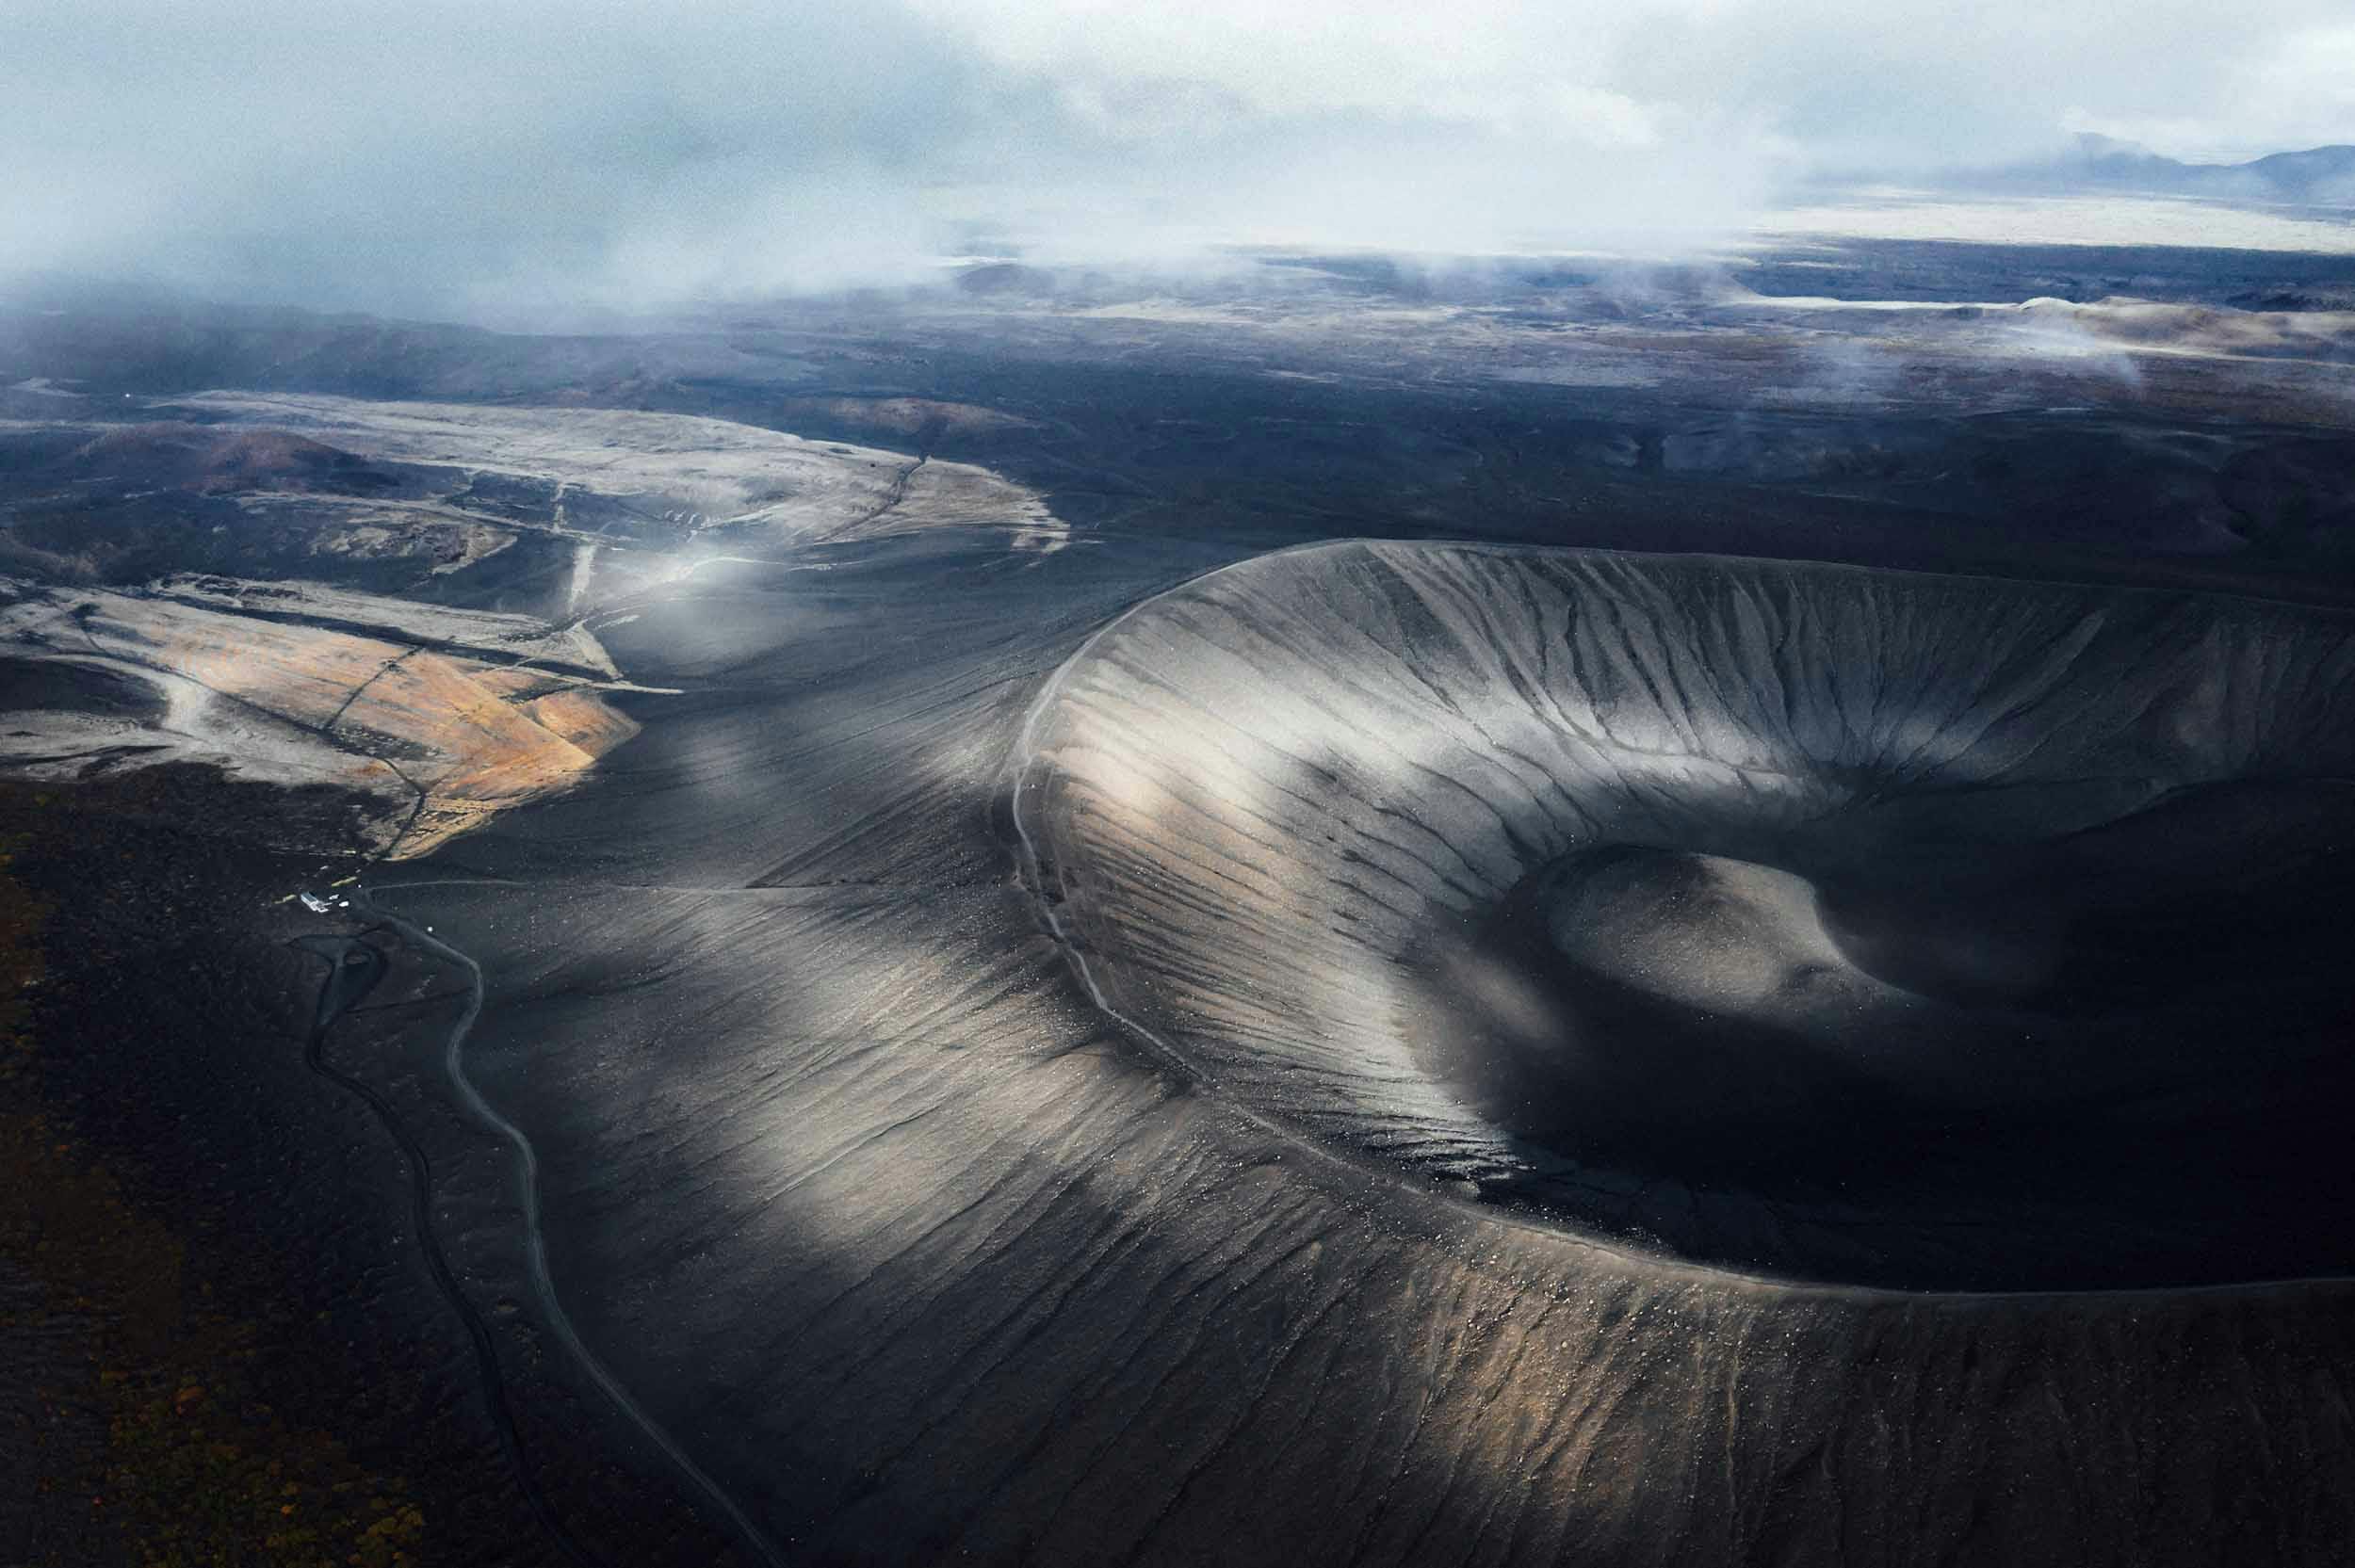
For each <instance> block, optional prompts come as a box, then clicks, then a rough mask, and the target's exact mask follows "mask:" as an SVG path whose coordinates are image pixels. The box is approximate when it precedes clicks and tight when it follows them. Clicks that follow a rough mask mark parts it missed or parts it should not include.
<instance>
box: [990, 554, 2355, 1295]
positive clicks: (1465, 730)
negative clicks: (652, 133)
mask: <svg viewBox="0 0 2355 1568" xmlns="http://www.w3.org/2000/svg"><path fill="white" fill-rule="evenodd" d="M2351 678H2355V621H2350V620H2349V619H2348V618H2347V617H2346V616H2344V615H2341V614H2337V613H2333V612H2329V611H2318V610H2311V609H2303V608H2294V607H2290V606H2281V605H2275V604H2271V603H2266V602H2261V601H2256V600H2246V599H2234V598H2227V597H2218V596H2201V595H2192V594H2182V593H2158V592H2151V591H2147V590H2130V589H2120V588H2105V587H2099V586H2074V585H2064V584H2054V583H2041V582H2026V581H2010V580H2000V579H1992V578H1973V577H1954V576H1935V575H1924V574H1907V573H1899V572H1890V571H1879V570H1870V569H1862V568H1851V567H1834V566H1825V565H1815V564H1809V563H1791V562H1767V561H1760V560H1749V559H1737V558H1712V557H1696V556H1674V557H1670V556H1637V555H1625V554H1616V553H1607V552H1594V551H1574V550H1548V549H1535V548H1516V547H1491V546H1475V545H1444V544H1411V543H1343V544H1335V545H1323V546H1317V547H1313V548H1309V549H1305V550H1299V551H1292V552H1288V553H1283V554H1279V555H1275V556H1272V557H1263V558H1258V559H1255V560H1252V561H1248V562H1245V563H1242V564H1241V565H1238V566H1235V567H1231V568H1228V569H1226V570H1225V571H1222V572H1218V573H1215V574H1211V575H1210V576H1209V577H1206V578H1202V579H1198V580H1196V581H1195V582H1194V583H1192V584H1189V585H1186V586H1184V587H1181V588H1179V589H1177V590H1173V591H1171V592H1168V593H1165V594H1163V595H1161V597H1159V598H1156V599H1153V600H1150V601H1147V602H1146V603H1145V604H1144V605H1142V606H1138V607H1137V608H1136V609H1134V610H1132V611H1131V612H1130V613H1129V614H1128V615H1127V616H1125V617H1123V618H1122V619H1121V620H1119V621H1118V622H1114V623H1113V624H1112V625H1110V626H1109V627H1107V628H1106V629H1105V630H1104V631H1103V632H1102V633H1100V634H1099V635H1098V636H1097V637H1096V638H1095V639H1093V640H1092V641H1091V642H1090V643H1089V644H1088V645H1087V646H1086V647H1084V648H1083V649H1082V650H1081V651H1080V653H1079V654H1078V655H1075V656H1074V658H1073V659H1072V660H1071V661H1070V663H1069V664H1067V665H1066V666H1065V667H1064V670H1063V671H1061V672H1060V673H1059V675H1058V676H1057V678H1056V679H1055V680H1054V681H1053V682H1052V683H1051V684H1050V686H1049V687H1048V689H1047V691H1046V692H1045V694H1044V695H1043V696H1042V698H1041V700H1040V703H1039V705H1038V707H1037V708H1036V710H1035V711H1034V713H1033V715H1032V718H1031V724H1030V727H1029V730H1028V732H1027V734H1026V736H1025V746H1024V748H1023V750H1022V752H1021V753H1020V755H1019V758H1018V760H1017V773H1018V776H1017V779H1016V788H1017V793H1016V807H1015V818H1016V823H1017V826H1018V827H1019V828H1020V830H1021V835H1022V838H1023V842H1024V847H1025V849H1027V851H1028V852H1029V855H1030V859H1031V865H1030V869H1031V874H1032V876H1033V878H1034V880H1035V881H1036V882H1037V885H1038V886H1039V888H1040V889H1041V891H1042V893H1043V894H1044V895H1045V897H1046V898H1047V900H1048V903H1047V908H1048V911H1049V913H1050V919H1051V922H1052V923H1053V925H1054V926H1055V928H1056V929H1057V930H1058V932H1059V933H1060V934H1061V935H1062V936H1064V938H1065V940H1066V941H1067V943H1068V944H1069V946H1070V948H1071V950H1072V952H1073V955H1074V958H1075V962H1077V964H1078V965H1079V967H1080V972H1081V974H1082V976H1083V978H1084V979H1085V981H1086V983H1087V986H1088V988H1089V990H1090V991H1091V993H1092V994H1094V996H1095V998H1096V1001H1097V1002H1098V1003H1099V1004H1101V1005H1102V1006H1103V1007H1105V1008H1107V1009H1108V1010H1111V1011H1113V1013H1114V1014H1115V1015H1117V1016H1118V1017H1119V1018H1120V1019H1121V1020H1122V1021H1123V1022H1125V1023H1126V1024H1128V1025H1129V1026H1130V1028H1131V1030H1132V1031H1133V1032H1134V1034H1135V1035H1136V1037H1137V1038H1138V1039H1139V1040H1140V1042H1141V1043H1144V1044H1145V1045H1146V1046H1147V1047H1148V1048H1149V1049H1151V1050H1153V1051H1155V1052H1156V1053H1158V1054H1160V1055H1161V1056H1162V1057H1163V1059H1165V1060H1166V1061H1167V1062H1169V1063H1170V1064H1171V1065H1172V1066H1173V1067H1174V1068H1176V1069H1177V1070H1178V1071H1179V1072H1181V1073H1183V1074H1184V1075H1189V1076H1191V1077H1193V1078H1194V1079H1196V1080H1197V1081H1198V1082H1199V1083H1201V1084H1202V1085H1203V1086H1204V1087H1205V1088H1206V1090H1207V1091H1210V1092H1216V1093H1220V1094H1223V1095H1226V1096H1230V1097H1232V1098H1233V1099H1234V1100H1236V1101H1237V1102H1239V1103H1241V1104H1242V1105H1243V1106H1245V1107H1248V1108H1250V1109H1251V1110H1253V1111H1254V1112H1256V1113H1258V1114H1260V1115H1262V1116H1263V1117H1265V1118H1266V1119H1268V1120H1269V1121H1271V1122H1272V1123H1277V1124H1280V1125H1282V1126H1284V1127H1287V1128H1289V1129H1291V1130H1292V1131H1294V1132H1297V1133H1298V1134H1300V1135H1301V1136H1303V1137H1305V1138H1307V1139H1311V1140H1316V1141H1317V1142H1318V1143H1320V1144H1322V1145H1324V1146H1326V1147H1328V1148H1333V1149H1339V1150H1342V1151H1346V1152H1348V1153H1350V1154H1352V1155H1355V1156H1362V1157H1364V1158H1365V1159H1367V1160H1368V1161H1369V1162H1370V1163H1372V1164H1373V1165H1376V1166H1378V1167H1382V1168H1387V1169H1389V1170H1392V1171H1397V1170H1401V1169H1403V1170H1405V1172H1410V1173H1412V1174H1414V1175H1416V1176H1419V1177H1422V1178H1428V1179H1430V1180H1432V1181H1436V1182H1437V1183H1440V1184H1442V1185H1443V1186H1444V1188H1447V1189H1449V1190H1453V1191H1454V1192H1457V1193H1460V1194H1465V1195H1470V1194H1473V1193H1477V1195H1478V1198H1479V1199H1480V1201H1482V1202H1484V1203H1486V1204H1496V1205H1499V1206H1500V1208H1502V1209H1510V1210H1514V1211H1519V1214H1520V1215H1521V1216H1522V1217H1524V1218H1526V1217H1535V1218H1538V1219H1539V1220H1542V1221H1544V1222H1548V1223H1551V1224H1553V1225H1556V1226H1558V1227H1560V1228H1561V1229H1562V1230H1563V1231H1565V1232H1567V1233H1568V1234H1570V1235H1572V1236H1576V1237H1586V1238H1589V1239H1600V1240H1604V1241H1606V1242H1609V1243H1612V1244H1616V1245H1621V1246H1628V1247H1632V1248H1633V1249H1635V1250H1637V1251H1641V1252H1645V1253H1653V1254H1658V1255H1663V1256H1665V1257H1668V1258H1672V1259H1676V1260H1681V1261H1682V1262H1685V1263H1689V1264H1692V1265H1697V1266H1701V1267H1706V1268H1712V1269H1731V1270H1737V1271H1741V1272H1748V1273H1760V1274H1766V1275H1770V1276H1776V1277H1781V1278H1795V1279H1801V1280H1811V1281H1823V1282H1830V1283H1837V1284H1843V1285H1868V1286H1881V1287H1893V1288H1908V1289H1939V1290H2002V1291H2008V1290H2051V1289H2062V1290H2069V1289H2092V1288H2124V1287H2137V1286H2179V1285H2226V1284H2233V1283H2241V1282H2247V1281H2256V1280H2278V1279H2284V1278H2295V1277H2304V1276H2311V1275H2320V1274H2334V1273H2342V1272H2345V1271H2347V1269H2348V1267H2349V1265H2350V1264H2355V1256H2350V1245H2349V1243H2348V1241H2347V1237H2349V1236H2350V1235H2355V1224H2351V1223H2350V1222H2351V1221H2355V1184H2350V1182H2349V1180H2348V1179H2347V1176H2346V1174H2345V1173H2344V1161H2343V1160H2342V1159H2341V1158H2340V1157H2339V1156H2338V1155H2337V1154H2336V1153H2335V1151H2336V1150H2337V1149H2338V1147H2339V1145H2340V1142H2341V1141H2342V1140H2343V1136H2344V1134H2343V1129H2344V1125H2345V1120H2346V1114H2347V1108H2348V1107H2349V1106H2350V1104H2355V1058H2351V1057H2350V1053H2349V1052H2348V1051H2347V1048H2346V1046H2347V1035H2348V1030H2347V1026H2348V1022H2349V1020H2350V1018H2351V1017H2355V966H2350V965H2348V964H2347V962H2346V946H2347V938H2346V936H2345V934H2344V928H2343V926H2342V925H2341V913H2340V912H2343V911H2345V910H2346V909H2347V908H2348V907H2349V903H2350V895H2355V853H2351V852H2350V849H2355V784H2351V781H2355V724H2351V723H2349V722H2348V719H2349V715H2348V714H2347V711H2346V710H2347V702H2348V699H2347V696H2346V695H2345V693H2347V692H2349V691H2355V684H2351Z"/></svg>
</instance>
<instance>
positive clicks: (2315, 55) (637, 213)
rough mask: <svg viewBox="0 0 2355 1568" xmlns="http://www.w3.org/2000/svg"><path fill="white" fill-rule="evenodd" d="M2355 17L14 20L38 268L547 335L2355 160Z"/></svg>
mask: <svg viewBox="0 0 2355 1568" xmlns="http://www.w3.org/2000/svg"><path fill="white" fill-rule="evenodd" d="M2350 84H2355V23H2350V22H2349V21H2348V20H2347V12H2346V10H2345V8H2343V7H2341V6H2338V5H2335V4H2331V3H2330V0H2265V3H2262V4H2258V5H2253V6H2239V7H2233V8H2218V7H2215V6H2212V5H2208V4H2205V3H2202V0H2156V3H2154V4H2149V5H2143V6H2140V7H2137V8H2136V13H2135V15H2134V16H2133V17H2132V18H2131V23H2130V19H2129V18H2127V17H2126V16H2124V15H2123V14H2122V13H2120V12H2119V11H2118V10H2117V9H2116V8H2111V7H2053V6H2047V5H2038V4H2034V3H2031V0H1999V3H1997V4H1994V5H1991V6H1984V7H1978V8H1973V9H1972V10H1971V11H1970V12H1969V13H1968V14H1967V15H1962V14H1958V13H1955V14H1949V13H1944V12H1941V10H1940V9H1939V8H1919V7H1913V6H1882V7H1876V8H1860V7H1856V6H1849V5H1835V4H1830V3H1827V0H1803V3H1800V4H1793V5H1783V4H1778V5H1767V4H1764V3H1762V0H1635V3H1632V4H1604V3H1601V0H1578V3H1574V4H1567V5H1535V4H1518V3H1513V0H1482V3H1480V4H1475V5H1472V6H1470V7H1453V8H1435V7H1430V6H1426V5H1407V4H1405V3H1403V0H1384V3H1381V4H1376V5H1373V6H1371V7H1369V6H1364V5H1346V6H1344V5H1340V4H1338V3H1332V0H1325V3H1321V4H1313V5H1303V6H1289V7H1284V8H1275V9H1273V10H1271V9H1270V8H1262V7H1259V6H1251V5H1244V4H1242V3H1240V0H1215V3H1212V4H1209V5H1201V6H1189V7H1186V8H1182V9H1177V10H1169V11H1158V10H1153V9H1150V8H1136V7H1129V6H1118V5H1113V4H1108V3H1104V0H1048V3H1045V4H1032V3H1028V0H1025V3H1022V4H1015V3H1013V0H901V3H893V4H877V5H869V6H860V7H857V8H842V7H835V6H826V5H818V4H813V3H810V0H785V3H782V4H776V5H770V6H762V7H757V8H749V7H721V6H712V5H703V4H690V5H684V6H672V7H662V8H642V9H641V8H595V7H589V6H583V5H574V4H563V3H554V0H530V3H525V4H515V5H502V6H498V7H493V8H479V7H472V6H460V5H451V4H428V5H392V4H387V3H382V0H333V3H329V4H323V5H317V6H307V7H302V8H289V7H284V6H273V5H268V4H259V3H254V0H195V3H191V4H186V5H176V6H171V7H162V6H144V5H142V6H131V7H122V8H102V9H100V10H98V11H96V12H93V11H92V10H90V8H87V7H81V6H74V5H71V4H67V3H65V0H24V3H21V4H16V5H11V6H10V7H8V8H7V11H6V13H5V15H0V145H5V146H6V147H7V148H8V153H9V160H10V178H9V179H8V182H7V186H6V189H5V190H0V276H4V275H7V274H10V273H18V272H23V271H25V270H28V269H29V270H43V269H66V270H69V271H73V272H75V273H78V274H87V273H92V272H95V273H99V274H103V275H105V276H108V277H138V278H145V279H151V280H155V281H160V282H163V283H169V284H172V285H176V286H181V287H185V288H188V289H192V290H194V291H197V292H199V293H203V294H208V295H213V296H217V297H219V296H226V297H230V298H239V299H261V300H268V301H271V302H279V303H286V302H293V303H302V304H308V305H313V306H323V307H332V308H357V309H368V310H376V311H382V312H394V313H401V314H411V315H436V316H445V317H447V316H449V315H467V316H472V317H476V318H483V319H501V320H504V321H506V322H509V323H514V322H521V321H529V320H544V319H546V318H547V317H548V316H549V315H550V313H552V312H555V311H557V310H559V309H562V310H577V309H581V308H588V307H598V306H602V307H608V308H620V309H625V310H628V309H640V308H646V307H652V306H659V305H662V304H665V303H669V302H673V301H676V300H679V299H686V298H692V297H703V296H709V295H715V294H716V295H723V296H730V295H733V296H745V295H758V294H763V293H775V292H781V291H791V290H804V289H822V288H831V287H836V286H840V285H844V284H895V283H903V282H906V281H908V280H911V279H916V278H921V277H924V276H927V275H930V274H932V273H934V271H935V270H936V268H937V265H938V262H939V260H940V259H941V258H942V257H944V256H948V255H955V254H963V253H971V252H975V251H979V252H983V253H990V254H1003V253H1007V252H1009V251H1015V250H1019V251H1021V252H1022V253H1023V254H1025V255H1026V256H1027V257H1029V258H1030V259H1032V260H1048V261H1054V260H1080V261H1089V262H1101V261H1106V260H1127V261H1151V262H1156V263H1161V264H1164V265H1175V264H1178V263H1182V262H1188V261H1193V260H1197V259H1199V257H1200V255H1201V254H1202V252H1203V251H1204V250H1205V249H1206V248H1207V247H1210V246H1213V245H1218V244H1224V243H1232V242H1238V241H1242V242H1250V241H1262V242H1273V243H1282V244H1288V245H1299V246H1306V247H1316V248H1327V249H1329V248H1334V247H1350V246H1363V247H1373V248H1381V249H1390V250H1403V251H1446V252H1454V253H1459V254H1460V253H1477V252H1485V251H1498V250H1511V249H1516V248H1523V247H1527V246H1530V245H1533V244H1540V245H1544V246H1547V247H1550V248H1551V249H1555V250H1560V249H1565V248H1571V247H1580V246H1603V247H1610V248H1615V249H1629V248H1632V249H1637V250H1645V251H1664V250H1681V249H1687V248H1690V247H1692V246H1695V245H1698V244H1701V243H1704V242H1706V241H1708V240H1710V239H1712V238H1713V237H1716V236H1719V235H1722V234H1727V233H1730V232H1735V231H1739V230H1741V229H1742V228H1744V227H1745V226H1746V225H1747V224H1748V223H1749V222H1750V221H1752V219H1753V218H1755V217H1756V216H1757V215H1758V214H1759V213H1761V212H1762V211H1764V210H1766V209H1768V208H1771V207H1773V206H1774V205H1776V204H1777V203H1778V202H1779V201H1780V200H1781V199H1782V198H1783V197H1784V196H1785V195H1786V193H1787V192H1788V191H1789V189H1790V188H1791V187H1792V186H1794V185H1795V183H1796V182H1799V181H1802V180H1806V179H1810V178H1812V177H1815V176H1820V175H1823V174H1825V173H1827V172H1837V171H1841V170H1869V171H1873V172H1875V173H1876V174H1879V175H1882V176H1887V175H1890V174H1892V173H1899V174H1902V173H1907V172H1911V173H1916V174H1918V173H1920V172H1922V171H1925V170H1938V169H1945V168H1951V167H1959V166H1984V165H1989V164H2000V163H2005V162H2007V161H2012V160H2017V159H2020V158H2024V157H2033V156H2036V155H2038V154H2042V153H2046V152H2051V151H2054V150H2056V149H2058V148H2059V147H2061V146H2062V145H2063V144H2064V142H2065V139H2066V137H2068V136H2070V135H2071V134H2072V133H2080V132H2094V133H2103V134H2107V135H2114V136H2120V137H2129V138H2133V139H2136V140H2138V141H2140V142H2142V143H2144V144H2146V145H2148V146H2150V147H2151V148H2152V149H2153V150H2155V151H2157V152H2160V153H2164V154H2170V155H2175V156H2182V157H2188V158H2193V159H2221V160H2232V159H2238V158H2244V157H2248V156H2251V155H2254V154H2262V153H2266V152H2271V151H2276V150H2279V149H2282V148H2289V147H2304V146H2311V145H2315V144H2318V143H2323V142H2329V141H2333V140H2338V141H2347V140H2355V85H2350Z"/></svg>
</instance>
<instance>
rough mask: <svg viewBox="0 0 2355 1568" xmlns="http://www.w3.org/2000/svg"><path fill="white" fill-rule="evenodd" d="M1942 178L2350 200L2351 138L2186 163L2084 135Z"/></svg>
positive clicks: (1969, 185)
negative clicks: (2048, 152) (2057, 149)
mask: <svg viewBox="0 0 2355 1568" xmlns="http://www.w3.org/2000/svg"><path fill="white" fill-rule="evenodd" d="M1941 184H1944V185H1946V186H1951V187H1954V188H1959V189H1968V190H1981V191H2002V192H2007V193H2017V194H2022V195H2037V196H2057V195H2077V194H2084V193H2088V192H2095V191H2116V192H2120V193H2127V192H2132V193H2134V194H2137V195H2151V196H2208V197H2216V198H2218V199H2221V200H2225V201H2241V202H2291V203H2295V204H2298V205H2301V206H2355V146H2331V147H2310V148H2308V149H2306V150H2305V151H2304V152H2300V153H2276V154H2272V155H2271V156H2269V157H2263V158H2256V159H2253V160H2251V161H2250V162H2248V163H2229V164H2228V163H2184V162H2183V161H2182V160H2180V159H2176V158H2170V157H2166V156H2164V155H2162V154H2157V153H2153V152H2151V151H2150V150H2149V149H2147V148H2143V147H2137V146H2136V145H2135V144H2134V143H2133V142H2130V141H2118V140H2115V139H2113V138H2111V137H2102V136H2090V135H2087V136H2080V137H2077V138H2076V141H2075V144H2074V145H2073V146H2072V147H2071V148H2070V149H2069V150H2068V151H2066V152H2064V153H2062V154H2059V155H2057V156H2055V157H2049V158H2040V159H2036V160H2034V161H2030V162H2024V163H2015V164H2006V165H2004V166H2003V167H2000V168H1997V169H1990V170H1971V171H1967V172H1961V173H1957V174H1953V175H1950V176H1948V177H1947V178H1946V179H1944V180H1943V181H1941Z"/></svg>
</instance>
